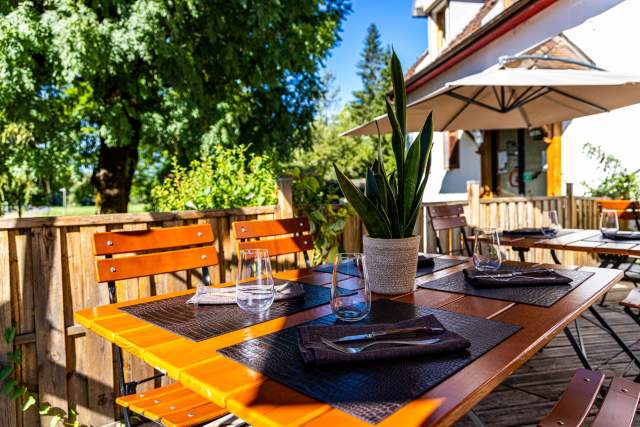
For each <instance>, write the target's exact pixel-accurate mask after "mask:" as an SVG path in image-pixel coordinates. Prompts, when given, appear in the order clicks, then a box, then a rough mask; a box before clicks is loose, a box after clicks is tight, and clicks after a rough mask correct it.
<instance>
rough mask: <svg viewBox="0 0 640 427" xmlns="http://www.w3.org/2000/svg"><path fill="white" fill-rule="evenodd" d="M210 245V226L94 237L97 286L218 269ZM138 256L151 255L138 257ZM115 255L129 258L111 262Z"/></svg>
mask: <svg viewBox="0 0 640 427" xmlns="http://www.w3.org/2000/svg"><path fill="white" fill-rule="evenodd" d="M213 241H214V236H213V230H212V229H211V225H209V224H202V225H189V226H183V227H170V228H152V229H149V230H132V231H109V232H104V233H95V234H94V235H93V254H94V255H95V256H97V257H100V258H97V259H96V274H97V278H98V282H100V283H104V282H114V281H116V280H126V279H134V278H138V277H146V276H152V275H154V274H163V273H173V272H176V271H183V270H190V269H194V268H203V267H209V266H212V265H217V264H218V253H217V252H216V250H215V248H214V247H213V246H212V244H213ZM138 252H151V253H145V254H142V255H138V254H137V253H138ZM116 254H131V255H130V256H127V257H118V258H113V257H112V256H113V255H116ZM205 271H206V269H205ZM207 273H208V272H207ZM207 279H208V274H207Z"/></svg>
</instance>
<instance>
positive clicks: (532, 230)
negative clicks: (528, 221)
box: [502, 227, 558, 237]
mask: <svg viewBox="0 0 640 427" xmlns="http://www.w3.org/2000/svg"><path fill="white" fill-rule="evenodd" d="M556 234H558V230H554V229H553V228H549V227H525V228H516V229H515V230H504V231H503V232H502V235H503V236H509V237H521V236H522V237H553V236H555V235H556Z"/></svg>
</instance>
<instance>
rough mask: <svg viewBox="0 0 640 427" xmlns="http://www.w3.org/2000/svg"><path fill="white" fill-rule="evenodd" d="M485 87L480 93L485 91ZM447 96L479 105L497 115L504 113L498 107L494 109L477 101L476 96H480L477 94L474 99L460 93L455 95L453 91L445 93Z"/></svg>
mask: <svg viewBox="0 0 640 427" xmlns="http://www.w3.org/2000/svg"><path fill="white" fill-rule="evenodd" d="M485 87H486V86H483V87H482V89H481V90H480V92H482V90H484V88H485ZM445 95H448V96H450V97H452V98H456V99H459V100H461V101H465V102H468V103H470V104H474V105H477V106H479V107H482V108H486V109H487V110H491V111H495V112H496V113H502V111H500V109H498V108H496V107H493V106H491V105H489V104H485V103H484V102H480V101H476V100H475V98H476V96H478V95H477V94H476V95H475V96H474V97H473V98H469V97H467V96H464V95H460V94H459V93H455V92H453V91H452V92H447V93H445Z"/></svg>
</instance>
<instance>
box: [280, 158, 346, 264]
mask: <svg viewBox="0 0 640 427" xmlns="http://www.w3.org/2000/svg"><path fill="white" fill-rule="evenodd" d="M291 176H292V177H293V179H294V180H293V197H294V202H295V205H296V206H297V207H298V208H300V209H302V211H303V212H304V214H305V215H306V216H307V218H309V223H310V225H311V234H312V235H313V243H314V259H313V264H321V263H323V262H325V261H331V262H333V259H334V258H335V255H336V254H337V253H339V252H343V251H344V250H343V248H342V246H341V244H342V241H341V237H342V233H343V231H344V226H345V224H346V220H347V217H348V216H349V215H351V214H352V212H351V211H350V209H348V208H347V207H346V206H344V205H339V202H340V197H339V196H338V195H337V192H338V191H337V190H338V189H337V186H336V185H335V184H333V185H331V184H329V183H322V181H321V179H319V178H318V177H316V176H314V175H303V174H302V172H301V171H300V169H298V168H293V169H292V170H291Z"/></svg>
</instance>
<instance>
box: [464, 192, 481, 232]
mask: <svg viewBox="0 0 640 427" xmlns="http://www.w3.org/2000/svg"><path fill="white" fill-rule="evenodd" d="M467 197H468V199H469V217H468V218H467V219H468V220H469V225H471V226H473V227H479V226H480V183H479V182H478V181H467Z"/></svg>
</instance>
